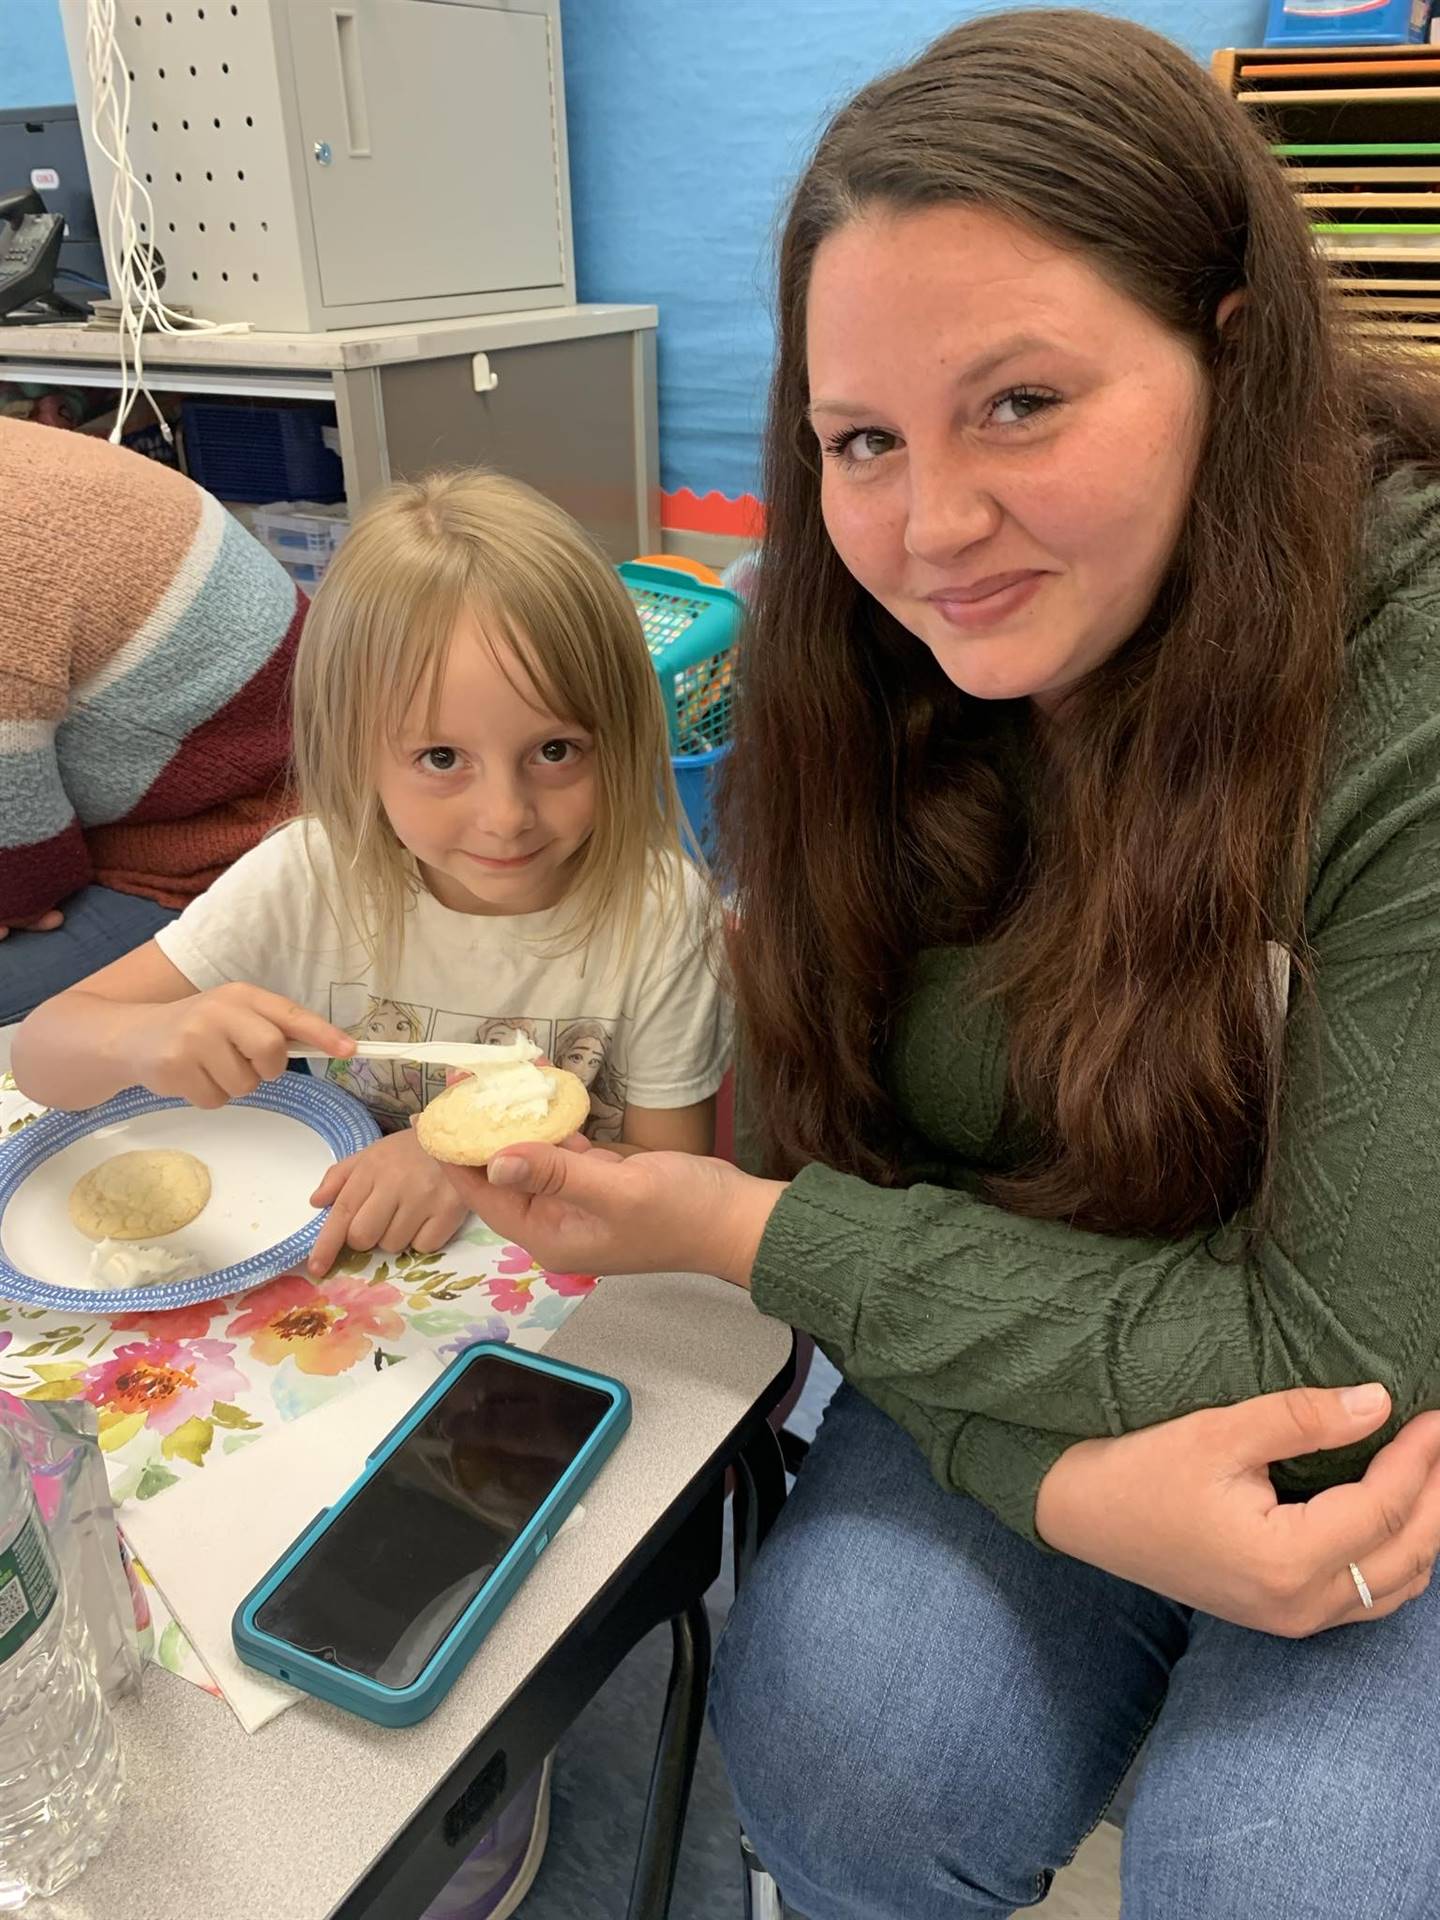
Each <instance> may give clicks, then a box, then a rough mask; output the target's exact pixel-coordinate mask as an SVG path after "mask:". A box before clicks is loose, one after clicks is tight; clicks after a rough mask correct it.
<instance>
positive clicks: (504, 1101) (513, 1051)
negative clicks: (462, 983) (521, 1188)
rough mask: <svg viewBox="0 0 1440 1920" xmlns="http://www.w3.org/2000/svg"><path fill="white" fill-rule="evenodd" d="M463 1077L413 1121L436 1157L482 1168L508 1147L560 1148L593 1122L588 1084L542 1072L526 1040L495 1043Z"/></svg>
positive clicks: (553, 1070)
mask: <svg viewBox="0 0 1440 1920" xmlns="http://www.w3.org/2000/svg"><path fill="white" fill-rule="evenodd" d="M481 1051H483V1052H484V1053H486V1054H488V1055H490V1056H492V1057H491V1058H489V1059H485V1060H480V1061H477V1063H476V1064H475V1066H474V1067H473V1068H472V1069H471V1070H470V1071H469V1072H468V1073H467V1074H466V1077H465V1078H464V1079H463V1080H457V1081H456V1082H455V1084H454V1086H453V1087H447V1088H446V1089H445V1091H444V1092H443V1093H439V1094H437V1095H436V1096H435V1098H434V1099H433V1100H432V1101H431V1102H430V1104H429V1106H428V1107H426V1109H425V1111H424V1112H423V1113H422V1114H421V1115H420V1118H419V1119H418V1120H417V1121H416V1122H415V1132H416V1135H417V1136H418V1138H419V1141H420V1144H421V1146H422V1147H423V1148H424V1149H425V1151H426V1153H428V1154H429V1155H430V1158H431V1159H432V1160H445V1161H448V1162H449V1163H450V1165H451V1166H456V1167H483V1166H485V1165H487V1164H488V1162H489V1161H490V1160H491V1159H493V1157H494V1156H495V1155H496V1154H497V1153H500V1152H502V1151H503V1150H504V1149H505V1148H506V1147H516V1146H519V1145H520V1144H521V1142H522V1141H527V1140H541V1141H545V1142H548V1143H549V1144H550V1145H552V1146H559V1144H560V1142H561V1141H562V1140H568V1139H569V1137H570V1135H571V1134H572V1133H578V1132H579V1131H580V1129H581V1127H583V1126H584V1124H585V1122H586V1121H587V1120H588V1119H589V1118H590V1094H589V1091H588V1089H587V1088H586V1086H585V1084H584V1082H583V1081H581V1080H577V1079H576V1078H575V1075H574V1074H573V1073H566V1072H565V1071H564V1069H563V1068H561V1067H540V1066H537V1065H536V1064H535V1063H536V1061H537V1060H538V1059H539V1058H540V1049H539V1048H538V1047H534V1046H532V1045H531V1044H530V1042H529V1041H528V1040H519V1039H517V1040H514V1041H512V1042H511V1043H510V1044H509V1045H507V1046H491V1047H485V1048H484V1049H480V1048H477V1049H476V1052H477V1053H478V1052H481Z"/></svg>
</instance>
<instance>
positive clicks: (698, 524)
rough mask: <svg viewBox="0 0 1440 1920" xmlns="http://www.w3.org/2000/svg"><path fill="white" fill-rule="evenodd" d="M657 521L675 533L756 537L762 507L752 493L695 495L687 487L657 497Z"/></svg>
mask: <svg viewBox="0 0 1440 1920" xmlns="http://www.w3.org/2000/svg"><path fill="white" fill-rule="evenodd" d="M660 524H661V526H662V527H669V528H672V529H673V530H674V531H676V532H679V533H720V534H729V535H730V536H731V537H732V538H735V539H738V540H758V539H759V538H760V536H761V534H762V533H764V531H765V508H764V506H763V505H762V503H761V502H760V501H759V500H757V499H756V498H755V496H754V494H753V493H742V494H741V496H740V498H739V499H738V500H732V499H731V498H730V497H729V495H728V494H724V493H716V492H712V493H705V494H697V493H695V492H694V490H693V489H692V488H690V487H681V488H679V489H678V490H677V491H676V492H675V493H662V494H661V496H660Z"/></svg>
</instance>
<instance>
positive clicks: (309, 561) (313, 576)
mask: <svg viewBox="0 0 1440 1920" xmlns="http://www.w3.org/2000/svg"><path fill="white" fill-rule="evenodd" d="M249 521H250V529H251V531H252V532H253V533H254V535H255V537H256V539H257V540H259V541H261V542H262V544H263V545H265V546H266V547H268V548H269V550H270V552H271V553H273V554H274V556H275V558H276V559H277V560H278V561H279V562H280V564H281V566H282V567H284V569H285V571H286V572H287V573H288V574H289V576H290V578H291V579H292V580H293V581H294V582H295V584H296V585H297V586H300V587H303V588H304V589H305V591H306V592H307V593H314V591H315V589H316V587H318V586H319V584H320V582H321V581H322V580H323V579H324V578H325V569H326V568H327V567H328V566H329V564H330V562H331V561H332V560H333V559H334V558H335V555H336V554H337V553H338V552H339V551H340V547H341V544H342V542H343V541H344V539H345V536H346V534H347V533H349V531H350V519H349V515H348V514H347V513H346V512H345V510H344V508H343V507H336V508H330V509H329V510H328V511H327V510H326V508H324V507H323V506H321V505H319V504H318V503H317V502H314V501H309V500H295V501H284V500H281V501H276V502H275V504H274V505H273V506H268V507H256V508H255V509H254V510H253V511H252V512H251V514H250V515H249Z"/></svg>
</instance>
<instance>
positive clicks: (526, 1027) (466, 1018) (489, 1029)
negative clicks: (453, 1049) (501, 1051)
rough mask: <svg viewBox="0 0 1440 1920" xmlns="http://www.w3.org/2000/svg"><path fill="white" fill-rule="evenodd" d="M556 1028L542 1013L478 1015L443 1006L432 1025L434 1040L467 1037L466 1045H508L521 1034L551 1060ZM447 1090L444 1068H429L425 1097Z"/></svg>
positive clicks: (431, 1034) (431, 1031)
mask: <svg viewBox="0 0 1440 1920" xmlns="http://www.w3.org/2000/svg"><path fill="white" fill-rule="evenodd" d="M554 1031H555V1022H554V1021H553V1020H545V1019H542V1018H541V1016H540V1015H539V1014H530V1013H519V1014H510V1013H507V1014H474V1013H452V1012H450V1011H449V1010H448V1009H446V1008H444V1007H441V1008H439V1009H438V1010H437V1011H436V1014H435V1017H434V1019H433V1020H432V1022H431V1025H430V1038H431V1039H432V1040H463V1041H464V1042H465V1043H466V1045H467V1046H468V1045H470V1044H471V1043H472V1042H475V1041H478V1042H479V1043H480V1045H481V1046H482V1047H494V1046H508V1045H509V1043H510V1042H511V1041H512V1040H513V1039H514V1038H515V1036H516V1034H517V1033H518V1034H520V1035H521V1036H522V1037H523V1038H524V1039H526V1040H528V1041H529V1042H530V1044H531V1046H532V1047H539V1049H540V1051H541V1053H543V1054H544V1055H545V1056H546V1058H547V1059H548V1057H549V1054H550V1040H551V1037H552V1035H553V1034H554ZM444 1091H445V1069H444V1067H428V1068H427V1069H426V1071H425V1097H426V1099H427V1100H433V1099H434V1098H435V1096H436V1095H437V1094H439V1093H443V1092H444Z"/></svg>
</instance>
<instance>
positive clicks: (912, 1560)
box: [712, 1387, 1440, 1920]
mask: <svg viewBox="0 0 1440 1920" xmlns="http://www.w3.org/2000/svg"><path fill="white" fill-rule="evenodd" d="M1157 1493H1158V1494H1159V1495H1160V1496H1161V1497H1163V1490H1157ZM712 1713H713V1718H714V1722H715V1729H716V1732H717V1733H718V1735H719V1738H720V1744H721V1746H722V1748H723V1749H724V1753H725V1759H726V1764H727V1766H728V1768H729V1772H730V1778H731V1782H732V1784H733V1786H734V1789H735V1796H736V1799H737V1802H738V1804H739V1808H740V1815H741V1818H742V1820H743V1822H744V1825H745V1830H746V1832H747V1833H748V1834H749V1836H750V1838H751V1840H752V1841H753V1842H754V1845H755V1848H756V1851H757V1852H758V1854H759V1856H760V1858H761V1860H763V1861H764V1862H765V1864H766V1866H767V1867H768V1868H769V1870H770V1872H771V1873H772V1874H773V1875H774V1876H775V1878H776V1879H777V1880H778V1881H779V1883H780V1887H781V1890H782V1892H783V1893H784V1894H785V1896H786V1900H787V1903H788V1904H789V1905H791V1906H793V1907H794V1908H795V1909H796V1910H797V1911H798V1912H800V1913H802V1914H804V1915H806V1916H807V1917H808V1920H941V1916H944V1917H945V1920H960V1916H962V1915H968V1914H1008V1913H1010V1912H1012V1911H1013V1910H1014V1909H1016V1908H1018V1907H1028V1906H1030V1905H1032V1904H1033V1903H1034V1902H1036V1901H1038V1900H1040V1899H1042V1898H1043V1897H1044V1894H1045V1891H1046V1889H1047V1887H1048V1886H1049V1883H1050V1879H1051V1876H1052V1874H1053V1873H1054V1872H1055V1870H1056V1869H1057V1868H1058V1867H1060V1866H1063V1865H1064V1864H1065V1862H1066V1861H1068V1860H1069V1858H1070V1857H1071V1855H1072V1854H1073V1853H1074V1851H1075V1849H1076V1847H1077V1846H1078V1845H1079V1844H1080V1842H1081V1840H1083V1839H1084V1837H1085V1835H1086V1834H1087V1833H1088V1832H1089V1831H1090V1829H1091V1828H1092V1827H1093V1826H1094V1825H1095V1824H1096V1822H1097V1821H1098V1820H1099V1819H1100V1818H1101V1816H1102V1815H1103V1814H1104V1812H1105V1809H1106V1807H1107V1805H1108V1804H1109V1802H1110V1799H1111V1797H1112V1795H1113V1794H1114V1792H1115V1790H1116V1788H1117V1787H1118V1786H1119V1784H1120V1782H1121V1780H1122V1779H1123V1777H1124V1775H1125V1773H1126V1771H1127V1769H1128V1768H1129V1766H1130V1764H1131V1762H1132V1761H1133V1760H1134V1758H1135V1756H1136V1754H1137V1752H1138V1751H1139V1749H1140V1746H1141V1743H1142V1742H1144V1741H1145V1739H1146V1736H1147V1735H1148V1736H1149V1744H1148V1746H1147V1747H1146V1750H1145V1756H1144V1761H1143V1764H1142V1769H1141V1774H1140V1780H1139V1788H1138V1792H1137V1795H1136V1799H1135V1803H1134V1805H1133V1807H1132V1808H1131V1810H1130V1813H1129V1815H1128V1817H1127V1820H1126V1826H1125V1843H1124V1864H1123V1873H1122V1877H1123V1886H1124V1914H1125V1920H1345V1917H1347V1916H1352V1915H1356V1916H1358V1915H1364V1916H1367V1917H1368V1916H1373V1920H1429V1917H1430V1916H1436V1915H1440V1591H1437V1589H1436V1588H1432V1589H1431V1591H1430V1592H1429V1593H1428V1594H1426V1595H1424V1596H1423V1597H1422V1598H1421V1599H1419V1600H1416V1601H1414V1602H1412V1603H1411V1604H1410V1605H1409V1606H1407V1607H1402V1608H1401V1609H1400V1611H1399V1612H1398V1613H1397V1614H1395V1615H1393V1616H1391V1617H1390V1618H1387V1619H1385V1620H1381V1621H1377V1622H1375V1623H1374V1624H1373V1625H1370V1624H1362V1625H1358V1626H1347V1627H1341V1628H1338V1629H1335V1630H1333V1631H1331V1632H1329V1633H1323V1634H1319V1635H1317V1636H1315V1637H1314V1638H1313V1639H1309V1640H1280V1639H1275V1638H1272V1637H1271V1636H1270V1635H1268V1634H1261V1633H1252V1632H1248V1631H1247V1630H1245V1629H1244V1628H1241V1627H1232V1626H1227V1625H1225V1624H1224V1623H1223V1622H1221V1621H1218V1620H1215V1619H1213V1618H1211V1617H1210V1616H1209V1615H1207V1614H1201V1613H1194V1612H1191V1611H1190V1610H1189V1609H1188V1608H1185V1607H1180V1606H1176V1605H1174V1604H1173V1603H1172V1602H1171V1601H1168V1600H1162V1599H1160V1598H1159V1597H1158V1596H1157V1595H1155V1594H1152V1593H1150V1592H1148V1591H1146V1590H1145V1589H1144V1588H1142V1587H1135V1586H1131V1585H1129V1584H1128V1583H1127V1582H1125V1581H1121V1580H1117V1579H1114V1578H1113V1577H1112V1576H1110V1575H1109V1574H1104V1573H1100V1572H1098V1571H1097V1570H1096V1569H1094V1568H1092V1567H1088V1566H1084V1565H1082V1564H1081V1563H1079V1562H1078V1561H1075V1560H1069V1559H1066V1558H1064V1557H1062V1556H1061V1555H1058V1554H1047V1553H1042V1552H1041V1551H1040V1550H1039V1549H1038V1548H1036V1547H1033V1546H1031V1545H1030V1544H1029V1543H1028V1542H1026V1541H1024V1540H1021V1539H1020V1538H1019V1537H1018V1535H1016V1534H1013V1533H1011V1532H1009V1531H1008V1530H1007V1529H1006V1528H1005V1527H1003V1526H1001V1525H1000V1523H999V1522H998V1521H996V1520H995V1519H993V1518H992V1517H991V1515H990V1514H989V1513H987V1512H986V1511H985V1509H984V1508H983V1507H981V1506H979V1505H978V1504H977V1503H976V1502H974V1501H973V1500H969V1499H965V1498H962V1497H959V1496H957V1495H955V1494H949V1493H944V1492H942V1491H941V1490H940V1489H939V1488H938V1487H937V1486H936V1485H935V1484H934V1482H933V1481H932V1480H931V1478H930V1475H929V1472H928V1470H927V1468H926V1466H925V1462H924V1460H923V1459H922V1457H921V1455H920V1452H919V1450H918V1448H917V1447H916V1446H915V1445H914V1444H913V1442H912V1441H911V1440H910V1439H909V1438H908V1436H907V1435H905V1434H904V1433H903V1432H902V1431H901V1430H900V1428H899V1427H897V1426H896V1425H895V1424H894V1422H893V1421H891V1420H890V1419H888V1418H887V1417H886V1416H885V1415H884V1414H881V1413H879V1412H877V1411H876V1410H875V1409H874V1408H873V1407H872V1406H871V1405H870V1404H869V1403H868V1402H867V1401H866V1400H864V1399H863V1398H862V1397H861V1396H860V1395H859V1394H858V1393H856V1392H855V1391H854V1390H853V1389H852V1388H850V1387H842V1388H841V1390H840V1392H839V1393H838V1394H837V1395H836V1398H835V1400H834V1402H833V1403H832V1405H831V1408H830V1411H829V1413H828V1414H827V1415H826V1418H825V1422H824V1425H823V1426H822V1428H821V1430H820V1434H819V1436H818V1438H817V1439H816V1441H815V1444H814V1447H813V1448H812V1450H811V1454H810V1458H809V1459H808V1460H807V1462H806V1464H805V1468H804V1470H803V1472H802V1473H801V1475H800V1478H799V1481H798V1483H797V1485H796V1488H795V1491H794V1493H793V1494H792V1496H791V1498H790V1500H789V1501H788V1502H787V1504H786V1507H785V1510H784V1513H783V1514H782V1516H781V1518H780V1520H779V1521H778V1523H777V1525H776V1527H775V1530H774V1532H773V1534H772V1535H771V1537H770V1539H769V1540H768V1541H767V1542H766V1545H765V1549H764V1552H763V1553H762V1554H761V1555H760V1558H759V1560H758V1561H757V1563H756V1566H755V1569H754V1571H753V1573H752V1574H751V1577H750V1578H749V1580H748V1581H747V1582H746V1583H745V1585H744V1587H743V1588H742V1590H741V1592H740V1595H739V1598H738V1600H737V1602H736V1606H735V1611H734V1614H733V1615H732V1618H731V1622H730V1626H729V1629H728V1631H727V1632H726V1634H725V1638H724V1640H723V1642H722V1644H721V1648H720V1653H719V1659H718V1666H717V1673H716V1681H715V1687H714V1691H713V1695H712Z"/></svg>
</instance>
